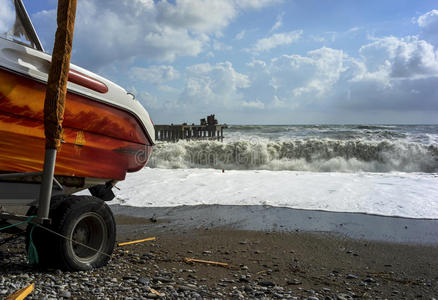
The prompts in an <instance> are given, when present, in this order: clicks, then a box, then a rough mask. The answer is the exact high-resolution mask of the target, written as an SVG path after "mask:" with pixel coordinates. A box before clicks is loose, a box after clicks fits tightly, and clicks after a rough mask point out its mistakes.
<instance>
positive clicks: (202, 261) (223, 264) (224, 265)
mask: <svg viewBox="0 0 438 300" xmlns="http://www.w3.org/2000/svg"><path fill="white" fill-rule="evenodd" d="M185 261H186V262H188V263H191V262H198V263H203V264H209V265H217V266H221V267H224V268H227V267H228V264H227V263H222V262H217V261H210V260H203V259H196V258H188V257H186V258H185Z"/></svg>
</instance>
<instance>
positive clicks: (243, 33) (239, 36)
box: [234, 30, 246, 40]
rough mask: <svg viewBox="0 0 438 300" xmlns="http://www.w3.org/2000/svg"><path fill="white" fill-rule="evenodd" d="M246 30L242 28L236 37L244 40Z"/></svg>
mask: <svg viewBox="0 0 438 300" xmlns="http://www.w3.org/2000/svg"><path fill="white" fill-rule="evenodd" d="M245 34H246V31H245V30H242V31H241V32H239V33H238V34H236V36H235V37H234V38H235V39H236V40H242V39H243V38H244V37H245Z"/></svg>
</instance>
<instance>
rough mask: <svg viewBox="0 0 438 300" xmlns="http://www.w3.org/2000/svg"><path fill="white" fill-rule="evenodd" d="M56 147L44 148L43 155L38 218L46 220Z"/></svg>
mask: <svg viewBox="0 0 438 300" xmlns="http://www.w3.org/2000/svg"><path fill="white" fill-rule="evenodd" d="M55 162H56V149H46V152H45V155H44V169H43V182H42V184H41V189H40V199H39V205H38V219H39V220H41V221H44V220H48V218H49V210H50V198H51V197H52V186H53V175H54V173H55Z"/></svg>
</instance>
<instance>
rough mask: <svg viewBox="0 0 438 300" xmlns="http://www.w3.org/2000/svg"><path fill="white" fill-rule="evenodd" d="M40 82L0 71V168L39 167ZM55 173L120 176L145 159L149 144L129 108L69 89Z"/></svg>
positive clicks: (22, 169)
mask: <svg viewBox="0 0 438 300" xmlns="http://www.w3.org/2000/svg"><path fill="white" fill-rule="evenodd" d="M44 98H45V83H43V82H39V81H37V80H35V79H33V78H30V77H26V76H23V75H21V74H17V73H14V72H12V71H9V70H4V69H0V171H8V172H33V171H41V170H42V168H43V161H44V148H45V137H44V124H43V119H44V114H43V111H44ZM62 140H63V141H62V145H61V148H60V149H59V150H58V154H57V160H56V167H55V174H56V175H63V176H76V177H89V178H104V179H115V180H123V179H124V178H125V175H126V173H127V172H134V171H137V170H139V169H141V168H142V167H143V166H144V165H145V164H146V162H147V160H148V159H149V156H150V154H151V150H152V142H151V141H150V140H149V138H148V136H147V134H146V133H145V131H144V129H143V127H142V126H141V123H140V122H139V121H138V119H137V118H136V117H135V116H133V115H132V114H131V113H129V112H128V111H125V110H122V109H120V108H118V107H114V106H111V105H109V104H107V103H103V102H100V101H98V100H96V99H91V98H89V97H85V96H83V95H79V94H76V93H73V92H71V91H68V93H67V96H66V102H65V114H64V122H63V134H62Z"/></svg>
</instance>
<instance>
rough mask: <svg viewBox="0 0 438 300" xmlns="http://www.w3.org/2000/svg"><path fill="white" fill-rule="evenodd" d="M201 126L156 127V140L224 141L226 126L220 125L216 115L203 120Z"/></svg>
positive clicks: (172, 125)
mask: <svg viewBox="0 0 438 300" xmlns="http://www.w3.org/2000/svg"><path fill="white" fill-rule="evenodd" d="M200 123H201V124H200V125H195V124H192V125H188V124H186V123H184V124H177V125H174V124H171V125H155V140H157V141H169V142H176V141H178V140H183V139H184V140H218V141H223V139H224V129H225V128H228V126H227V125H226V124H218V122H217V120H216V119H215V117H214V115H210V116H208V117H207V121H206V120H205V119H201V122H200Z"/></svg>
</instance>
